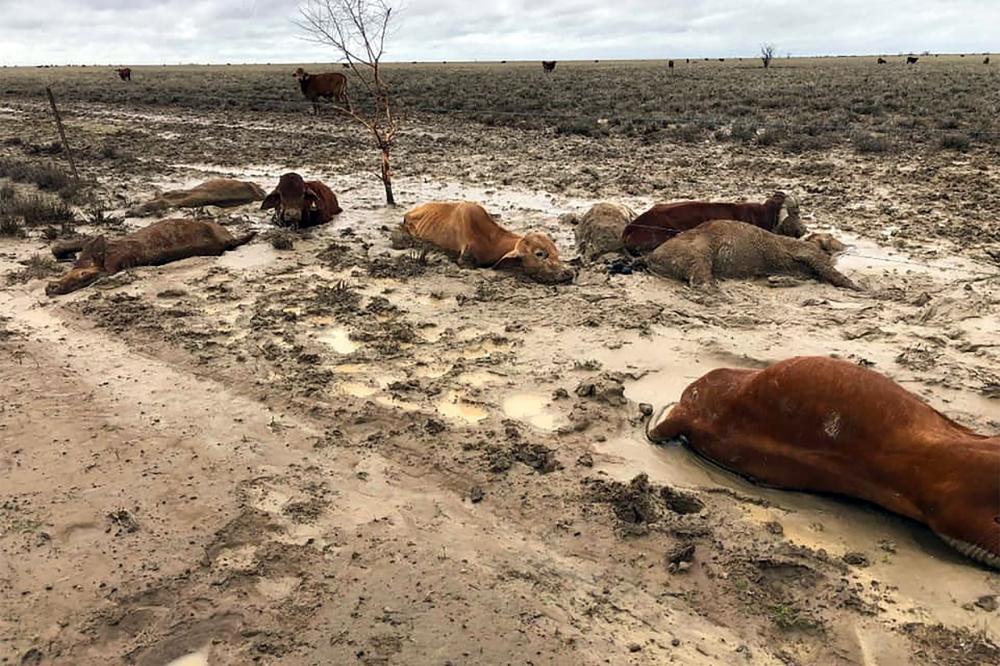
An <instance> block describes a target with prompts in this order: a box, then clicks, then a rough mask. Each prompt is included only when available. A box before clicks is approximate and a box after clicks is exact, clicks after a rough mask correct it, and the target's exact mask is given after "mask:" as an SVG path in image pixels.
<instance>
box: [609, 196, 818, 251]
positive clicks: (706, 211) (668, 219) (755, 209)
mask: <svg viewBox="0 0 1000 666" xmlns="http://www.w3.org/2000/svg"><path fill="white" fill-rule="evenodd" d="M710 220H737V221H739V222H746V223H747V224H752V225H754V226H758V227H760V228H761V229H766V230H767V231H771V232H774V233H778V234H782V235H784V236H793V237H795V238H798V237H800V236H802V235H803V234H804V233H805V227H804V226H803V225H802V221H801V220H800V219H799V203H798V201H797V200H796V199H795V197H794V196H790V195H786V194H785V193H784V192H775V193H774V194H773V195H771V197H770V198H769V199H768V200H767V201H765V202H764V203H760V204H758V203H735V204H734V203H717V202H709V201H679V202H676V203H667V204H656V205H655V206H653V207H652V208H650V209H649V210H647V211H646V212H645V213H643V214H642V215H640V216H639V217H637V218H635V219H634V220H632V222H630V223H629V225H628V226H627V227H625V233H624V234H622V240H623V241H624V243H625V248H626V249H628V250H630V251H632V252H649V251H650V250H653V249H655V248H656V247H657V246H658V245H660V243H662V242H664V241H665V240H667V239H668V238H672V237H673V236H676V235H677V234H678V233H680V232H681V231H685V230H687V229H693V228H694V227H697V226H698V225H699V224H702V223H703V222H708V221H710Z"/></svg>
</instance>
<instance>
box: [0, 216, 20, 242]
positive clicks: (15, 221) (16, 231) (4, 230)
mask: <svg viewBox="0 0 1000 666" xmlns="http://www.w3.org/2000/svg"><path fill="white" fill-rule="evenodd" d="M0 236H6V237H8V238H22V237H23V236H24V225H23V224H21V220H20V219H19V218H16V217H14V216H13V215H4V214H3V213H2V212H0Z"/></svg>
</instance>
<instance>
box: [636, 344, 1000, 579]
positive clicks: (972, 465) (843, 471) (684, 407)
mask: <svg viewBox="0 0 1000 666" xmlns="http://www.w3.org/2000/svg"><path fill="white" fill-rule="evenodd" d="M649 437H650V439H651V440H653V441H654V442H666V441H669V440H674V439H683V440H684V441H685V442H686V443H687V445H688V446H689V447H690V448H691V449H693V450H694V451H695V452H697V453H698V454H699V455H702V456H704V457H705V458H707V459H709V460H711V461H713V462H714V463H716V464H718V465H720V466H722V467H725V468H727V469H729V470H731V471H733V472H736V473H737V474H741V475H743V476H747V477H749V478H751V479H752V480H754V481H756V482H759V483H762V484H766V485H769V486H774V487H777V488H783V489H787V490H801V491H809V492H818V493H834V494H837V495H845V496H848V497H854V498H857V499H862V500H866V501H869V502H872V503H874V504H877V505H878V506H880V507H882V508H884V509H887V510H889V511H893V512H895V513H898V514H901V515H903V516H907V517H909V518H912V519H914V520H918V521H920V522H922V523H924V524H925V525H927V526H928V527H930V529H932V530H933V531H934V532H935V533H937V534H938V535H939V536H940V537H941V538H942V539H944V540H945V541H946V542H948V543H949V544H951V545H952V546H953V547H955V548H956V549H957V550H959V551H960V552H962V553H964V554H965V555H967V556H969V557H971V558H973V559H976V560H978V561H980V562H984V563H986V564H988V565H990V566H992V567H994V568H1000V437H996V436H994V437H988V436H985V435H980V434H977V433H975V432H973V431H972V430H970V429H968V428H966V427H964V426H962V425H959V424H958V423H955V422H954V421H952V420H951V419H949V418H948V417H947V416H945V415H943V414H941V413H940V412H938V411H936V410H935V409H933V408H932V407H930V406H929V405H927V404H926V403H925V402H923V401H922V400H921V399H920V398H918V397H917V396H915V395H913V394H912V393H910V392H909V391H907V390H906V389H904V388H902V387H901V386H899V385H898V384H896V383H895V382H893V381H892V380H891V379H889V378H888V377H885V376H883V375H881V374H879V373H877V372H874V371H872V370H868V369H866V368H862V367H860V366H858V365H856V364H854V363H850V362H847V361H842V360H837V359H831V358H825V357H797V358H791V359H788V360H785V361H781V362H779V363H775V364H774V365H771V366H769V367H767V368H764V369H762V370H745V369H721V370H713V371H712V372H710V373H708V374H706V375H705V376H703V377H702V378H701V379H698V380H697V381H695V382H694V383H692V384H691V385H690V386H688V387H687V388H686V389H685V390H684V393H683V394H682V395H681V398H680V402H679V403H677V404H676V405H675V406H674V407H672V408H671V409H670V411H669V412H668V413H667V415H666V418H665V419H664V420H663V421H661V422H660V423H659V424H657V425H655V427H653V428H652V430H651V431H650V433H649Z"/></svg>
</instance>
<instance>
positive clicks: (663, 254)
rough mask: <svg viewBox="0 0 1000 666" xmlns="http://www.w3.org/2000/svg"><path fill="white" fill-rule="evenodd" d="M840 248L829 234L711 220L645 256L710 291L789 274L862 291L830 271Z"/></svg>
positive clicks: (658, 268)
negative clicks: (729, 282) (798, 234)
mask: <svg viewBox="0 0 1000 666" xmlns="http://www.w3.org/2000/svg"><path fill="white" fill-rule="evenodd" d="M844 248H845V246H844V245H843V244H842V243H840V242H839V241H837V240H836V239H835V238H833V237H831V236H830V235H829V234H812V235H811V236H809V237H808V238H806V239H805V240H799V239H797V238H789V237H787V236H779V235H777V234H772V233H770V232H768V231H764V230H763V229H761V228H760V227H755V226H753V225H752V224H747V223H745V222H732V221H730V220H715V221H712V222H707V223H705V224H702V225H700V226H698V227H696V228H694V229H691V230H689V231H685V232H683V233H681V234H678V235H677V236H675V237H674V238H671V239H670V240H668V241H667V242H666V243H663V244H662V245H660V246H659V247H658V248H656V249H655V250H653V252H652V253H650V254H649V255H648V256H647V257H646V265H647V267H648V268H649V270H650V271H651V272H653V273H655V274H657V275H661V276H663V277H669V278H673V279H675V280H681V281H682V282H687V283H688V284H690V285H691V286H694V287H701V286H708V287H714V286H715V281H716V279H717V278H754V277H766V276H770V275H792V276H796V277H808V278H814V279H817V280H820V281H821V282H829V283H830V284H832V285H834V286H836V287H842V288H845V289H854V290H860V287H858V286H857V285H855V284H854V283H853V282H852V281H851V280H850V279H849V278H848V277H847V276H845V275H843V274H842V273H840V272H839V271H837V269H835V268H834V267H833V259H832V258H831V255H833V254H835V253H837V252H841V251H843V250H844Z"/></svg>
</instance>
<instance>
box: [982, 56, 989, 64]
mask: <svg viewBox="0 0 1000 666" xmlns="http://www.w3.org/2000/svg"><path fill="white" fill-rule="evenodd" d="M983 64H984V65H988V64H990V57H989V56H986V57H985V58H983Z"/></svg>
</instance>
